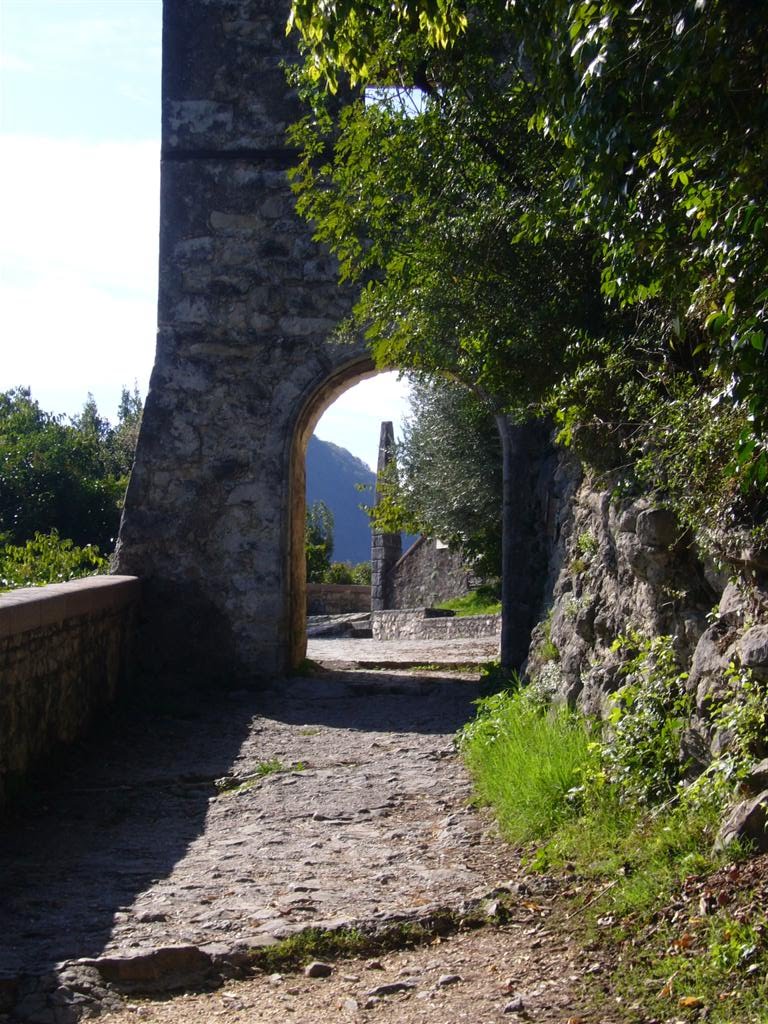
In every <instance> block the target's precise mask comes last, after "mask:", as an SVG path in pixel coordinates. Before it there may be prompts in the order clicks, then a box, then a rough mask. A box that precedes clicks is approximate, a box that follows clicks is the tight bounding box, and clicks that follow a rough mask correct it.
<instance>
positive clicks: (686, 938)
mask: <svg viewBox="0 0 768 1024" xmlns="http://www.w3.org/2000/svg"><path fill="white" fill-rule="evenodd" d="M695 941H696V939H695V937H694V936H693V935H691V933H690V932H684V933H683V934H682V935H681V936H680V938H679V939H675V940H674V942H673V943H672V945H673V946H675V948H676V949H690V948H691V946H692V945H693V944H694V942H695Z"/></svg>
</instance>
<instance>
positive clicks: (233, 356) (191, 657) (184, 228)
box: [115, 0, 374, 682]
mask: <svg viewBox="0 0 768 1024" xmlns="http://www.w3.org/2000/svg"><path fill="white" fill-rule="evenodd" d="M287 14H288V4H287V3H284V2H280V3H277V4H276V3H274V2H271V0H166V2H165V4H164V25H163V149H162V185H161V226H160V291H159V313H158V320H159V330H158V340H157V351H156V356H155V365H154V369H153V372H152V378H151V381H150V390H149V394H148V396H147V402H146V407H145V412H144V420H143V424H142V429H141V436H140V438H139V444H138V449H137V456H136V465H135V469H134V472H133V475H132V477H131V481H130V485H129V488H128V494H127V497H126V504H125V513H124V517H123V522H122V526H121V531H120V538H119V543H118V548H117V552H116V558H115V566H116V570H117V571H118V572H120V573H130V574H133V575H137V576H140V577H141V578H142V580H143V581H144V583H145V601H146V604H145V610H146V616H145V623H144V625H143V628H142V631H141V652H142V657H143V660H144V662H145V663H147V664H148V665H149V666H151V670H152V673H153V674H154V675H157V674H160V675H170V676H173V675H179V676H180V677H181V678H183V679H184V680H185V681H188V680H189V679H190V678H191V677H194V676H196V675H202V676H205V677H207V678H208V679H209V680H210V679H211V678H214V679H215V678H220V679H222V680H223V681H224V680H225V681H227V682H229V681H231V680H232V679H233V678H241V679H246V680H247V679H249V678H251V677H253V676H263V675H268V674H270V673H276V672H281V671H283V670H285V669H287V668H288V667H289V665H290V664H291V663H297V662H298V661H299V660H300V659H301V657H302V656H303V652H304V643H305V637H304V617H305V602H306V598H305V591H304V559H303V529H304V500H305V499H304V454H305V449H306V443H307V440H308V437H309V435H310V434H311V432H312V428H313V427H314V424H315V423H316V421H317V419H318V418H319V416H320V415H321V414H322V412H323V411H324V409H325V408H326V407H327V406H328V405H329V404H330V402H331V401H332V400H333V399H334V398H335V397H336V396H337V395H338V394H339V393H341V391H343V390H344V389H345V388H346V387H347V386H349V385H350V384H351V383H354V382H356V381H357V380H360V379H362V378H364V377H365V376H370V375H371V374H372V373H373V372H374V371H373V366H372V363H371V360H370V358H369V356H368V354H367V352H366V350H365V349H364V348H363V346H362V345H359V346H357V347H355V346H351V347H349V346H347V347H344V346H341V345H337V344H332V343H330V342H329V335H330V334H331V332H332V330H333V328H334V327H335V326H336V325H337V324H338V323H339V321H340V320H341V319H342V318H343V317H344V316H345V315H346V314H347V313H348V312H349V309H350V303H351V295H350V294H349V293H348V292H345V291H342V290H340V289H339V287H338V285H337V283H336V278H335V265H334V262H333V261H332V260H331V259H330V258H329V257H328V254H327V253H326V252H324V251H323V250H322V249H321V248H320V247H319V246H318V245H317V244H315V243H314V242H313V241H312V238H311V234H312V232H311V229H310V228H309V227H308V226H307V225H306V224H305V223H304V222H303V221H301V220H300V219H299V218H298V216H297V215H296V213H295V211H294V203H293V198H292V195H291V191H290V187H289V183H288V180H287V175H286V172H287V169H288V168H289V167H290V166H291V164H292V162H293V161H294V159H295V153H294V152H293V151H292V150H291V148H290V147H289V145H288V143H287V141H286V135H285V132H286V128H287V127H288V125H289V124H290V123H291V122H292V121H294V120H295V119H296V118H297V117H298V115H299V113H300V108H299V103H298V100H297V97H296V95H295V93H294V91H293V90H292V89H290V88H289V86H288V85H287V83H286V80H285V75H284V72H283V70H282V68H281V66H280V65H281V62H282V61H289V62H290V61H292V60H295V59H296V53H295V50H294V43H293V39H292V38H291V39H286V36H285V22H286V18H287Z"/></svg>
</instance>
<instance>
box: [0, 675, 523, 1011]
mask: <svg viewBox="0 0 768 1024" xmlns="http://www.w3.org/2000/svg"><path fill="white" fill-rule="evenodd" d="M475 695H476V683H474V682H471V681H468V680H467V679H466V678H463V679H462V678H452V679H446V678H441V677H440V676H438V675H436V674H435V673H430V674H424V675H421V676H409V675H406V674H404V673H401V674H397V673H391V672H389V673H385V674H384V673H381V674H377V673H369V674H363V673H346V674H345V673H343V672H341V673H335V674H334V675H333V676H325V675H320V676H318V677H314V678H308V679H293V680H288V681H282V682H280V683H279V684H277V683H276V684H275V685H274V686H273V688H271V689H269V690H262V691H256V692H250V691H241V692H230V693H223V694H218V695H216V696H214V697H211V696H208V697H207V698H205V699H197V700H196V699H192V698H190V699H189V701H188V702H187V704H186V707H182V708H179V707H174V709H173V710H172V711H171V710H169V709H168V708H166V709H163V708H161V707H158V709H157V712H156V713H155V714H153V715H151V716H150V717H148V718H147V717H145V718H143V719H141V720H139V721H133V722H129V723H128V724H127V725H123V726H122V727H121V728H120V729H119V730H116V735H115V736H114V737H113V738H112V739H111V740H110V741H109V742H107V741H106V739H105V740H103V741H102V742H100V743H98V744H95V745H91V746H90V748H88V749H83V750H82V751H80V752H79V755H78V756H77V757H75V758H72V759H71V761H70V767H69V768H68V769H67V770H66V771H65V772H63V773H62V775H61V777H60V779H59V780H58V783H57V784H56V786H55V787H54V788H52V789H51V790H50V791H49V792H46V793H45V794H43V795H42V796H41V798H40V801H39V802H37V801H35V802H32V803H30V804H29V805H28V806H26V807H24V808H22V809H21V810H20V811H19V812H18V814H17V816H16V817H15V819H13V820H11V821H10V822H8V823H6V826H5V827H4V830H3V834H2V837H0V838H1V845H0V1014H2V1012H3V1011H6V1012H10V1011H11V1007H14V1009H13V1011H12V1012H13V1014H14V1018H15V1019H23V1020H30V1021H32V1020H34V1021H40V1022H46V1021H54V1020H55V1021H57V1022H58V1021H60V1020H61V1021H64V1020H69V1019H73V1017H72V1015H71V1014H70V1016H69V1017H67V1015H66V1014H67V1013H68V1012H69V1010H67V1007H68V1006H69V1005H70V1004H71V1003H72V1001H73V1000H74V1001H75V1002H76V1003H82V1004H83V1005H86V1006H87V1005H90V1004H91V1003H92V1002H93V1000H96V1001H98V1000H99V999H100V998H102V997H103V995H104V991H103V982H104V981H105V980H106V981H117V982H118V983H123V982H125V983H126V984H127V985H128V986H129V987H130V985H131V984H133V983H135V984H136V985H137V986H138V987H140V988H141V987H142V986H143V987H144V988H146V987H150V988H151V987H152V985H154V984H157V986H159V987H161V986H162V985H163V984H165V983H166V982H167V981H168V978H169V977H170V979H171V980H172V981H173V980H174V979H175V980H176V981H179V982H180V981H181V980H183V979H184V978H187V977H189V979H190V981H195V980H197V981H199V980H201V979H203V978H205V977H207V976H211V975H215V973H216V972H217V971H221V970H226V968H227V964H231V963H233V962H235V961H236V960H237V957H238V955H240V954H242V953H243V952H244V951H246V950H247V949H248V948H252V947H254V946H257V945H261V944H265V943H270V942H273V941H275V940H276V939H279V938H281V937H284V936H286V935H288V934H290V933H291V932H294V931H297V930H301V929H305V928H307V927H309V926H324V927H327V926H338V925H341V924H359V923H366V926H367V927H373V926H375V925H376V924H377V923H378V922H383V921H387V920H392V919H393V918H394V919H406V920H407V919H418V918H420V917H424V916H426V915H429V914H430V913H431V912H433V911H434V910H436V909H438V908H449V909H454V910H455V909H456V908H458V907H460V906H461V904H462V902H463V901H465V900H468V899H472V898H473V897H477V896H480V895H481V894H482V893H484V892H487V891H488V889H489V888H491V887H492V886H493V885H494V884H495V883H496V882H498V881H499V880H500V879H501V878H503V877H506V875H507V874H508V863H507V862H508V860H509V856H510V855H509V853H508V851H507V850H506V849H505V847H504V846H503V845H502V844H501V843H498V842H496V841H494V840H493V839H491V838H489V836H488V834H487V827H486V826H487V821H485V820H484V819H483V818H482V816H480V815H479V814H478V813H477V812H476V811H474V810H472V809H470V808H469V806H468V803H467V801H468V797H469V795H470V787H469V781H468V779H467V777H466V774H465V772H464V770H463V769H462V767H461V765H460V763H459V761H458V760H457V758H456V755H455V753H454V749H453V744H452V736H453V734H454V732H455V730H456V729H457V728H458V727H459V726H460V725H461V724H462V723H463V722H464V721H466V719H467V718H468V717H469V716H470V714H471V701H472V699H473V698H474V697H475ZM75 961H79V963H77V964H74V962H75ZM62 963H65V964H67V965H68V966H66V967H64V968H62V967H61V966H60V965H61V964H62ZM73 964H74V965H73ZM76 990H79V991H76ZM73 992H74V995H73ZM56 1007H58V1009H57V1010H56V1012H54V1009H55V1008H56ZM52 1008H54V1009H52ZM14 1018H12V1019H14Z"/></svg>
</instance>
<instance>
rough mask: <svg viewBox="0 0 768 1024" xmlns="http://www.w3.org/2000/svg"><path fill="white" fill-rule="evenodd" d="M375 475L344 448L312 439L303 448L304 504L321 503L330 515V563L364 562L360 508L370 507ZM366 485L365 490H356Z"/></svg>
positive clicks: (366, 550)
mask: <svg viewBox="0 0 768 1024" xmlns="http://www.w3.org/2000/svg"><path fill="white" fill-rule="evenodd" d="M375 483H376V474H375V473H373V472H372V471H371V470H370V469H369V468H368V466H366V464H365V463H364V462H363V461H362V459H358V458H356V457H355V456H354V455H352V453H351V452H348V451H347V450H346V448H340V447H339V446H338V445H336V444H331V442H330V441H321V440H320V438H319V437H314V436H312V437H311V438H310V439H309V445H308V446H307V504H308V505H311V504H312V502H313V501H324V502H325V503H326V505H327V506H328V508H330V510H331V511H332V512H333V519H334V530H333V539H334V544H333V560H334V562H352V564H353V565H356V564H357V563H358V562H367V561H368V560H369V559H370V557H371V530H370V527H369V526H368V516H367V515H366V514H365V512H363V511H362V509H360V507H359V506H360V505H369V504H373V487H374V485H375ZM356 484H366V485H367V486H368V487H369V488H370V489H369V490H368V491H363V492H361V491H358V490H356V488H355V485H356Z"/></svg>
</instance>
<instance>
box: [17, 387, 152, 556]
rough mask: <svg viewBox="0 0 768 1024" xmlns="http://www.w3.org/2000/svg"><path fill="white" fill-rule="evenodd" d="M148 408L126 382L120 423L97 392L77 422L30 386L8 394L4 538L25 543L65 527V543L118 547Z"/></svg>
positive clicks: (88, 400)
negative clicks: (101, 407) (48, 407)
mask: <svg viewBox="0 0 768 1024" xmlns="http://www.w3.org/2000/svg"><path fill="white" fill-rule="evenodd" d="M141 409H142V402H141V396H140V395H139V393H138V390H137V389H136V388H134V391H133V393H130V392H129V391H128V390H127V389H125V388H124V389H123V395H122V400H121V404H120V408H119V411H118V424H117V426H116V427H113V426H112V425H111V424H110V423H109V421H108V420H107V419H106V418H104V417H102V416H101V415H100V414H99V411H98V408H97V406H96V402H95V400H94V398H93V396H92V395H90V394H89V395H88V399H87V401H86V402H85V405H84V406H83V411H82V413H81V414H80V415H79V416H76V417H74V418H72V419H71V420H70V421H69V422H67V421H66V420H65V418H64V417H62V416H54V415H52V414H51V413H47V412H45V411H44V410H42V409H41V408H40V405H39V403H38V402H36V401H35V400H34V399H33V398H32V396H31V393H30V391H29V389H27V388H16V389H12V390H10V391H6V392H5V393H3V394H0V538H2V539H4V540H5V541H6V542H9V543H12V544H15V545H24V544H25V543H26V542H27V541H29V540H31V539H32V538H33V537H34V536H35V535H36V534H43V535H49V534H51V532H52V531H57V532H58V536H60V537H61V538H62V543H64V542H67V541H71V542H73V543H74V544H75V545H77V546H86V547H87V546H88V545H97V546H98V548H100V549H101V550H102V551H110V550H111V549H112V547H113V546H114V541H115V538H116V536H117V530H118V526H119V522H120V506H121V503H122V498H123V494H124V493H125V487H126V484H127V479H128V473H129V472H130V468H131V464H132V462H133V453H134V449H135V444H136V437H137V435H138V427H139V423H140V420H141Z"/></svg>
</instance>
